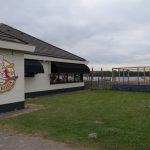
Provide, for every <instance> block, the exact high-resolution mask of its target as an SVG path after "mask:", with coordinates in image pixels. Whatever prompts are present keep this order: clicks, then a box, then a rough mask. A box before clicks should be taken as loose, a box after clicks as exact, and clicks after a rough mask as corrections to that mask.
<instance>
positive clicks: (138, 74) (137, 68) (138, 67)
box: [137, 67, 140, 85]
mask: <svg viewBox="0 0 150 150" xmlns="http://www.w3.org/2000/svg"><path fill="white" fill-rule="evenodd" d="M137 75H138V85H139V83H140V82H139V81H140V80H139V67H138V68H137Z"/></svg>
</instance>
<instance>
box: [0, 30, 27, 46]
mask: <svg viewBox="0 0 150 150" xmlns="http://www.w3.org/2000/svg"><path fill="white" fill-rule="evenodd" d="M0 40H3V41H9V42H14V43H21V44H26V43H25V42H23V41H21V40H19V39H17V38H15V37H13V36H11V35H8V34H6V33H4V32H1V31H0Z"/></svg>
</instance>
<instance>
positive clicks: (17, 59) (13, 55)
mask: <svg viewBox="0 0 150 150" xmlns="http://www.w3.org/2000/svg"><path fill="white" fill-rule="evenodd" d="M34 49H35V46H30V45H26V44H19V43H13V42H7V41H1V40H0V55H1V56H3V57H4V59H5V60H6V61H8V62H10V63H13V64H14V70H15V74H16V76H18V78H17V79H16V82H15V85H14V87H13V88H12V89H11V90H9V91H5V92H3V93H0V105H3V104H11V103H15V102H22V101H24V52H33V51H34Z"/></svg>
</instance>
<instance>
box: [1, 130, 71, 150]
mask: <svg viewBox="0 0 150 150" xmlns="http://www.w3.org/2000/svg"><path fill="white" fill-rule="evenodd" d="M0 150H71V149H70V148H69V147H68V146H67V145H65V144H62V143H55V142H51V141H46V140H43V139H42V138H39V137H34V136H33V137H32V136H29V135H23V134H15V133H12V132H8V131H7V130H4V129H0Z"/></svg>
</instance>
